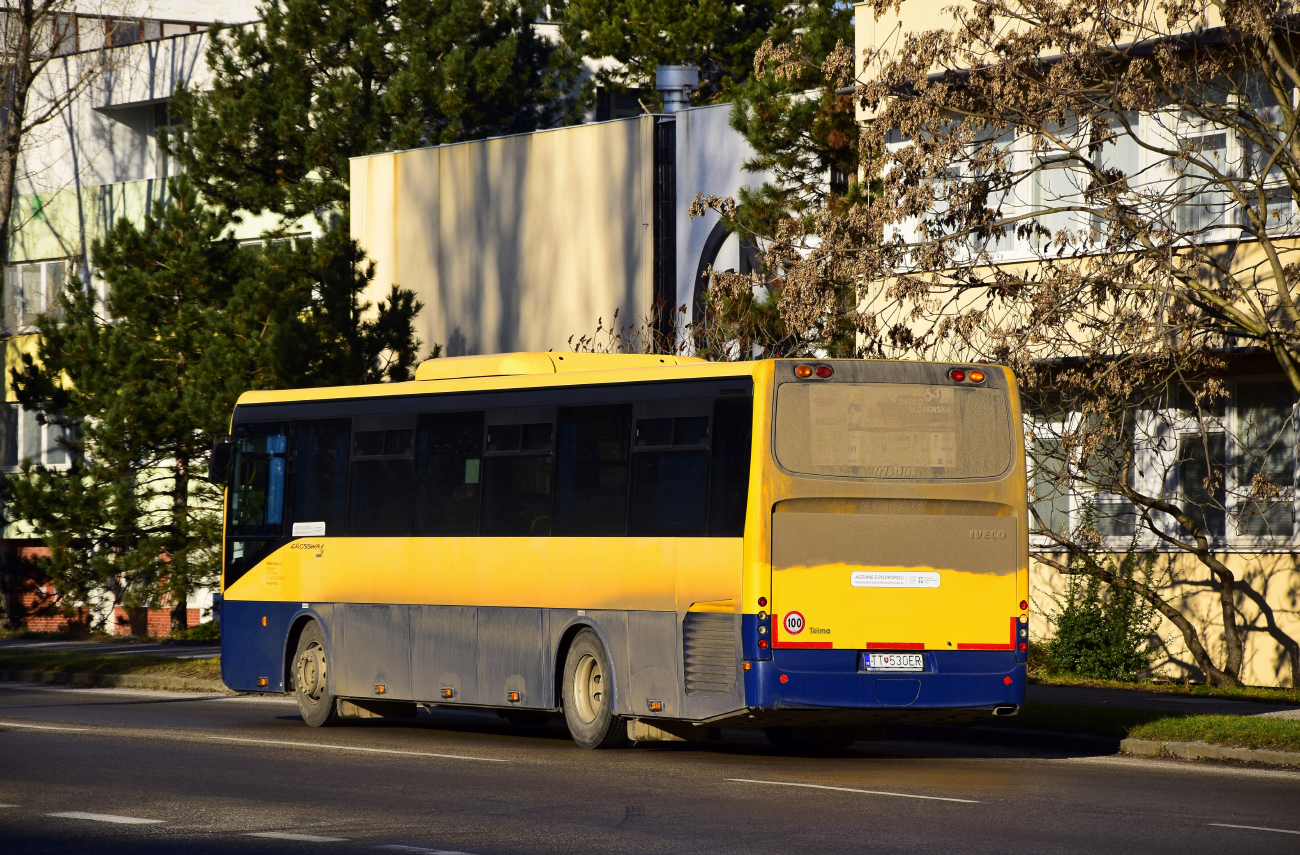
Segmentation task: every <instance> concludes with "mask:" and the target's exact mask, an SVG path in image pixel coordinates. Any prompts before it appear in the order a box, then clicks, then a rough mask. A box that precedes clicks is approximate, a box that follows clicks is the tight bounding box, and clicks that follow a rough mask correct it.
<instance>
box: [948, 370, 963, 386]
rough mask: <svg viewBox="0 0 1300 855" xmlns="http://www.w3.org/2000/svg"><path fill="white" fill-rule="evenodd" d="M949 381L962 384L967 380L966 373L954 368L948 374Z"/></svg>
mask: <svg viewBox="0 0 1300 855" xmlns="http://www.w3.org/2000/svg"><path fill="white" fill-rule="evenodd" d="M948 379H949V380H953V381H955V382H957V383H960V382H961V381H963V380H965V379H966V372H965V371H962V370H961V369H960V368H954V369H953V370H951V371H949V372H948Z"/></svg>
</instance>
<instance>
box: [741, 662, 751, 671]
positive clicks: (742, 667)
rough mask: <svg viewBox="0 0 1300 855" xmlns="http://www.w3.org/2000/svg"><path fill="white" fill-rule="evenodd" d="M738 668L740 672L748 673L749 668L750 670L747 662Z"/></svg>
mask: <svg viewBox="0 0 1300 855" xmlns="http://www.w3.org/2000/svg"><path fill="white" fill-rule="evenodd" d="M740 667H741V670H744V671H748V670H749V668H750V665H749V663H748V662H745V663H743V664H742V665H741V666H740Z"/></svg>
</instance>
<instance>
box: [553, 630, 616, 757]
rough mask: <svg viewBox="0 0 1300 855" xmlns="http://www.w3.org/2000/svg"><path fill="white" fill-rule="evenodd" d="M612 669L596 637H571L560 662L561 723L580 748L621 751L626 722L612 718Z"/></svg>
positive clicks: (590, 634)
mask: <svg viewBox="0 0 1300 855" xmlns="http://www.w3.org/2000/svg"><path fill="white" fill-rule="evenodd" d="M612 675H613V669H612V668H611V667H610V663H609V655H608V654H607V653H606V652H605V645H603V644H601V643H600V637H599V636H598V635H596V633H595V632H593V631H591V630H590V629H584V630H582V631H580V632H579V633H578V634H577V635H576V636H574V639H573V644H571V645H569V655H568V656H567V657H566V658H565V660H564V683H563V691H564V721H565V723H566V724H567V725H568V726H569V734H570V735H571V736H572V737H573V741H574V742H576V743H578V744H579V745H580V746H582V747H583V748H622V747H623V746H625V745H627V744H628V739H627V721H626V720H625V719H622V718H619V717H618V716H616V715H614V693H613V692H612V691H611V689H612V687H613V680H612Z"/></svg>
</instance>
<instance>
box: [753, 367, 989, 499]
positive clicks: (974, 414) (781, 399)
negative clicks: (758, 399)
mask: <svg viewBox="0 0 1300 855" xmlns="http://www.w3.org/2000/svg"><path fill="white" fill-rule="evenodd" d="M776 415H777V418H776V454H777V459H778V460H779V461H780V463H781V465H782V466H784V467H785V468H786V469H787V470H789V471H791V472H797V473H800V474H806V475H838V476H845V477H853V478H908V479H917V478H921V479H950V478H994V477H997V476H999V475H1001V474H1003V473H1004V472H1005V471H1006V470H1007V467H1008V466H1010V465H1011V458H1012V440H1011V436H1012V431H1011V416H1010V409H1009V406H1008V402H1007V393H1006V392H1005V391H1003V390H1001V389H991V388H969V387H954V386H940V385H927V384H919V383H836V382H831V383H817V384H811V383H785V384H782V385H781V386H780V387H779V390H778V392H777V406H776Z"/></svg>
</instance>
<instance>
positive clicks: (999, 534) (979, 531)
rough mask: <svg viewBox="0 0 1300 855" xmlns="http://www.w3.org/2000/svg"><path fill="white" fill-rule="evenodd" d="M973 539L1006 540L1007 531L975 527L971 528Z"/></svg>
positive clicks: (971, 537)
mask: <svg viewBox="0 0 1300 855" xmlns="http://www.w3.org/2000/svg"><path fill="white" fill-rule="evenodd" d="M970 539H971V540H1006V539H1007V533H1006V532H1005V531H998V530H997V529H994V528H973V529H971V530H970Z"/></svg>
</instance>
